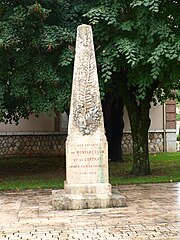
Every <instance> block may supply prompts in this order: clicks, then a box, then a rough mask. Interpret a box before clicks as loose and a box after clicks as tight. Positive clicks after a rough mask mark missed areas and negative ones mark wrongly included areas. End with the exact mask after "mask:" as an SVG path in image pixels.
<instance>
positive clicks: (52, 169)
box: [0, 152, 180, 190]
mask: <svg viewBox="0 0 180 240" xmlns="http://www.w3.org/2000/svg"><path fill="white" fill-rule="evenodd" d="M150 164H151V175H149V176H146V177H135V176H132V175H130V172H131V169H132V156H131V155H126V156H125V161H124V162H123V163H113V162H110V163H109V172H110V183H111V184H112V185H117V184H139V183H161V182H178V181H180V152H177V153H160V154H150ZM64 180H65V160H64V158H61V157H10V158H0V190H14V189H17V190H18V189H19V190H23V189H44V188H51V189H57V188H63V185H64Z"/></svg>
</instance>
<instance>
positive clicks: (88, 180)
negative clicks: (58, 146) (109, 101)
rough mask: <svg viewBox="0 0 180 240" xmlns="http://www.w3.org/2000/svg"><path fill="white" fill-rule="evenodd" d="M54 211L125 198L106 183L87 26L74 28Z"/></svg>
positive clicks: (108, 203) (105, 152)
mask: <svg viewBox="0 0 180 240" xmlns="http://www.w3.org/2000/svg"><path fill="white" fill-rule="evenodd" d="M53 206H54V208H55V209H83V208H106V207H118V206H125V198H124V197H123V196H122V195H120V194H119V192H116V193H113V194H112V190H111V185H110V184H109V174H108V145H107V140H106V136H105V130H104V122H103V113H102V108H101V101H100V93H99V84H98V75H97V67H96V59H95V51H94V44H93V36H92V29H91V26H89V25H84V24H83V25H80V26H79V27H78V28H77V38H76V54H75V62H74V74H73V85H72V95H71V106H70V116H69V125H68V136H67V140H66V181H65V183H64V194H62V191H60V190H58V191H53Z"/></svg>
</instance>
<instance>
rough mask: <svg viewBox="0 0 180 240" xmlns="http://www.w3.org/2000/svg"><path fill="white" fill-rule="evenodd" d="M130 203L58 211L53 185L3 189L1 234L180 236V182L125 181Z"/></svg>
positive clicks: (42, 237) (64, 238)
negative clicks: (38, 188)
mask: <svg viewBox="0 0 180 240" xmlns="http://www.w3.org/2000/svg"><path fill="white" fill-rule="evenodd" d="M118 189H119V190H120V191H121V192H122V194H124V195H125V196H126V197H127V205H128V206H127V207H123V208H111V209H110V208H108V209H87V210H77V211H53V210H52V206H51V190H39V191H32V190H30V191H19V192H0V206H1V207H0V239H5V240H7V239H9V240H14V239H16V240H17V239H23V240H34V239H36V240H51V239H54V240H57V239H59V240H70V239H79V240H86V239H87V240H92V239H93V240H94V239H96V240H118V239H133V240H140V239H142V240H144V239H157V240H161V239H169V240H173V239H177V240H180V183H169V184H153V185H151V184H147V185H130V186H128V185H125V186H118Z"/></svg>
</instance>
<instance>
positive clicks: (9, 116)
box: [0, 0, 180, 175]
mask: <svg viewBox="0 0 180 240" xmlns="http://www.w3.org/2000/svg"><path fill="white" fill-rule="evenodd" d="M178 10H179V3H178V2H177V1H170V0H169V1H167V0H164V1H160V0H146V1H141V0H136V1H132V0H131V1H130V0H121V1H120V0H119V1H118V0H104V1H103V0H96V1H95V0H91V1H90V0H86V1H85V0H75V1H73V2H72V1H70V0H56V1H54V0H38V1H34V0H21V1H20V0H19V1H18V0H14V1H8V0H3V1H0V117H1V120H5V121H12V120H14V121H17V122H18V119H19V118H21V117H28V115H29V114H30V113H32V112H35V113H37V114H38V113H40V112H47V113H48V112H51V111H55V110H64V109H67V108H68V102H69V97H70V88H71V87H70V86H71V80H72V68H73V58H74V45H75V33H76V27H77V25H79V24H81V23H87V21H88V19H89V22H90V23H91V24H92V25H93V32H94V40H95V46H96V53H97V57H98V69H99V74H100V88H101V94H102V97H104V105H105V109H106V110H105V112H106V113H107V112H108V110H107V107H108V108H109V109H110V110H111V111H110V113H111V114H112V115H111V116H112V117H111V118H110V119H109V122H108V123H107V124H106V125H107V126H109V129H110V130H111V126H112V127H114V126H115V125H117V124H118V121H119V122H121V126H122V127H123V123H122V118H121V117H122V107H123V103H124V104H125V105H126V108H127V110H128V113H129V118H130V123H131V129H132V136H133V156H134V164H133V171H132V172H133V173H134V174H136V175H146V174H149V173H150V167H149V157H148V129H149V125H150V119H149V109H150V103H151V101H156V99H155V95H156V96H158V97H159V98H161V99H164V100H165V99H166V98H167V97H168V96H169V94H171V93H172V92H171V90H172V89H175V88H177V87H179V86H178V85H179V82H178V76H179V70H180V69H179V61H180V59H179V56H180V54H179V52H180V42H179V36H180V33H179V14H178V13H179V11H178ZM103 95H104V96H103ZM116 111H118V113H119V116H118V115H117V114H116ZM106 113H105V114H106ZM106 115H107V116H108V114H106ZM113 116H115V117H117V118H114V117H113ZM113 120H115V124H113V122H112V121H113ZM122 127H121V129H119V130H118V131H119V133H120V135H121V136H122ZM115 130H116V129H113V131H112V133H108V131H107V135H108V138H111V139H118V136H119V135H118V136H117V133H118V131H117V132H116V131H115ZM121 136H120V138H119V140H118V141H119V142H120V140H121ZM117 149H118V144H117V145H116V146H115V148H114V150H113V151H112V157H113V158H114V159H116V160H118V159H119V157H118V155H120V154H121V151H120V150H119V149H118V150H119V151H118V150H117ZM116 152H118V153H119V154H118V155H115V156H113V153H116Z"/></svg>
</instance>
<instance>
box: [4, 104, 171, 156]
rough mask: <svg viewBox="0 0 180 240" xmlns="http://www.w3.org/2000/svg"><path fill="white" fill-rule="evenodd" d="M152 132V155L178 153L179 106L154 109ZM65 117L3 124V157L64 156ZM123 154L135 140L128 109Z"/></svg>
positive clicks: (152, 111) (50, 117) (129, 151)
mask: <svg viewBox="0 0 180 240" xmlns="http://www.w3.org/2000/svg"><path fill="white" fill-rule="evenodd" d="M150 118H151V126H150V129H149V151H150V152H163V151H165V152H174V151H176V104H175V101H172V100H171V101H168V102H167V103H166V104H165V105H160V104H159V105H157V106H152V107H151V110H150ZM67 122H68V118H67V116H66V114H65V113H64V114H60V113H58V114H56V116H44V115H43V114H42V115H40V116H39V118H36V117H35V116H34V115H31V116H30V118H29V119H28V120H25V119H21V120H20V123H19V125H15V124H4V123H0V148H1V151H0V155H6V156H8V155H22V156H27V155H28V156H37V155H65V140H66V135H67ZM124 123H125V127H124V135H123V141H122V148H123V152H124V153H125V154H126V153H131V152H132V137H131V130H130V123H129V118H128V114H127V111H126V109H124Z"/></svg>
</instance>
